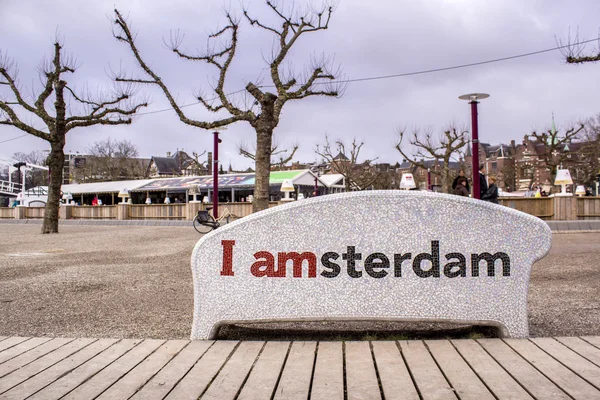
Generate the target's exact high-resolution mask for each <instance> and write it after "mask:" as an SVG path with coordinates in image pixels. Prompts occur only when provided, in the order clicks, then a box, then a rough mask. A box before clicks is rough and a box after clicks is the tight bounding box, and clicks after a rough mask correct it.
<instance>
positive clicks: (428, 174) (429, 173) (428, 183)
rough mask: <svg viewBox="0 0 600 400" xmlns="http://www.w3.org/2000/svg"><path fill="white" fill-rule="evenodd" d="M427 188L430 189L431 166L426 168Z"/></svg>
mask: <svg viewBox="0 0 600 400" xmlns="http://www.w3.org/2000/svg"><path fill="white" fill-rule="evenodd" d="M427 190H431V168H427Z"/></svg>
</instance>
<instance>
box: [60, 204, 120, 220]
mask: <svg viewBox="0 0 600 400" xmlns="http://www.w3.org/2000/svg"><path fill="white" fill-rule="evenodd" d="M71 207H72V211H71V218H73V219H116V218H117V206H71Z"/></svg>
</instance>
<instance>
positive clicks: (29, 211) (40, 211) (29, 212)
mask: <svg viewBox="0 0 600 400" xmlns="http://www.w3.org/2000/svg"><path fill="white" fill-rule="evenodd" d="M45 211H46V207H25V218H44V214H45Z"/></svg>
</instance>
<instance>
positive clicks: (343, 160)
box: [315, 135, 382, 192]
mask: <svg viewBox="0 0 600 400" xmlns="http://www.w3.org/2000/svg"><path fill="white" fill-rule="evenodd" d="M364 144H365V143H364V142H360V143H359V142H358V141H357V140H356V138H354V139H352V142H351V143H350V145H346V144H345V143H344V142H343V141H342V140H336V141H335V142H334V143H333V144H332V143H330V142H329V137H328V136H327V135H325V144H324V145H323V147H321V146H320V145H317V147H316V149H315V153H317V154H318V155H319V156H321V157H322V158H323V159H324V160H325V162H327V163H329V165H331V170H332V172H335V173H338V174H341V175H342V176H343V177H344V182H345V186H346V188H345V189H346V191H347V192H349V191H351V190H367V189H372V188H373V184H374V183H375V182H377V181H378V180H380V179H381V175H382V174H381V173H380V172H379V171H378V170H377V169H376V168H375V167H374V165H373V161H375V160H377V158H374V159H373V160H363V161H358V160H359V159H360V151H361V149H362V147H363V145H364Z"/></svg>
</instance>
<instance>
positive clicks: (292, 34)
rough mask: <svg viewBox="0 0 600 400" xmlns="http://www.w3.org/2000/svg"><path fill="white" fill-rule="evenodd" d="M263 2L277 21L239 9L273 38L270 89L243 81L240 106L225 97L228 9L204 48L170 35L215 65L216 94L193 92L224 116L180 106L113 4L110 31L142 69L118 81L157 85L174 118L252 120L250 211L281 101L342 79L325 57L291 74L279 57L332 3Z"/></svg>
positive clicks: (333, 87)
mask: <svg viewBox="0 0 600 400" xmlns="http://www.w3.org/2000/svg"><path fill="white" fill-rule="evenodd" d="M266 7H267V8H268V9H269V10H270V11H271V12H272V14H273V15H274V17H275V18H277V19H278V20H279V21H280V24H279V26H277V25H273V26H270V25H268V24H267V23H264V22H262V21H259V20H258V19H256V18H253V17H252V16H251V15H250V13H249V10H247V9H244V10H243V15H244V19H245V21H247V22H248V23H249V24H250V25H251V26H254V27H258V28H260V29H263V30H265V31H266V32H268V33H270V34H272V35H273V37H274V39H275V41H274V43H275V44H274V47H273V49H272V54H271V58H270V59H269V60H266V61H267V63H268V66H269V76H270V79H271V81H272V84H273V87H274V91H273V92H271V91H267V90H265V89H266V86H259V85H258V84H257V83H254V82H248V84H247V85H246V87H245V93H246V94H247V95H249V97H250V98H251V100H252V101H251V102H250V103H248V102H247V103H246V104H245V105H244V106H240V105H239V104H236V101H234V100H235V99H232V98H230V96H229V95H228V94H226V93H225V84H226V81H227V73H228V71H229V68H230V66H231V64H232V62H233V61H234V60H235V55H236V51H237V46H238V34H239V28H240V24H241V20H240V19H236V18H235V17H233V16H232V15H231V14H230V13H229V12H226V14H225V16H226V18H227V24H226V25H225V26H224V27H223V28H222V29H220V30H218V31H217V32H215V33H213V34H212V35H210V36H209V40H208V44H207V48H206V50H205V51H203V52H201V53H198V54H189V53H187V52H184V51H183V50H182V49H181V45H182V42H183V35H181V34H179V33H178V32H177V33H174V34H172V35H171V37H170V46H169V47H170V49H171V50H172V51H173V52H174V53H175V54H176V55H177V56H179V57H180V58H182V59H183V60H186V61H195V62H201V63H208V64H210V65H212V66H214V67H215V68H216V70H217V71H218V79H217V82H216V85H215V86H214V87H213V91H214V93H215V95H216V100H215V101H214V102H213V101H212V100H210V99H208V98H207V97H205V96H204V95H203V94H202V93H201V92H200V93H198V94H197V95H196V98H197V99H198V101H199V102H200V103H201V104H202V105H203V106H204V107H205V108H206V109H207V110H209V111H211V112H214V113H218V112H226V113H228V114H229V116H227V117H225V118H221V119H216V120H213V121H201V120H197V119H193V118H190V117H188V116H187V115H186V114H185V113H184V112H183V110H182V107H181V106H180V105H179V104H178V103H177V101H176V100H175V97H174V96H173V95H172V93H171V91H170V90H169V88H168V87H167V85H166V84H165V83H164V81H163V80H162V79H161V77H160V76H159V75H158V74H157V73H156V72H155V71H154V70H153V69H152V68H151V67H150V65H149V64H148V63H147V62H146V61H145V60H144V58H143V57H142V55H141V54H140V51H139V49H138V47H137V46H136V44H135V37H134V35H133V34H132V32H131V28H130V26H129V24H128V22H127V21H126V19H125V18H123V16H122V15H121V13H120V12H119V11H118V10H115V21H114V22H115V25H114V26H115V29H114V32H113V34H114V37H115V38H116V39H117V40H119V41H121V42H123V43H126V44H127V45H128V46H129V48H130V50H131V51H132V53H133V56H134V57H135V60H136V61H137V64H138V65H139V67H140V68H141V69H142V71H143V76H142V77H131V76H126V75H125V74H124V73H118V74H117V79H118V80H119V81H123V82H138V83H144V84H150V85H156V86H158V87H159V88H160V89H161V90H162V92H163V93H164V95H165V96H166V98H167V99H168V101H169V103H170V104H171V107H172V108H173V109H174V110H175V112H176V114H177V116H178V117H179V119H180V120H181V121H182V122H183V123H185V124H187V125H190V126H194V127H197V128H201V129H214V128H218V127H222V126H226V125H229V124H232V123H235V122H239V121H245V122H247V123H249V124H250V126H252V128H253V129H254V131H255V132H256V154H255V165H256V168H255V169H256V181H255V187H254V203H253V207H252V208H253V210H254V211H260V210H264V209H267V208H268V201H269V172H270V165H271V151H272V141H273V132H274V131H275V128H276V127H277V126H278V125H279V118H280V116H281V111H282V109H283V107H284V105H285V104H286V103H287V102H288V101H295V100H301V99H304V98H307V97H311V96H332V97H338V96H340V95H341V93H342V91H343V89H344V84H343V83H341V84H340V83H335V82H334V80H335V79H336V78H339V75H340V74H341V71H340V70H339V69H338V70H337V71H335V72H332V68H331V64H332V63H331V62H330V60H328V59H327V58H326V57H321V58H316V59H313V60H312V63H311V65H310V69H309V70H308V71H307V72H306V73H305V74H304V76H297V75H295V74H294V73H292V72H290V69H287V70H286V71H287V72H286V71H284V61H286V58H287V57H288V55H289V54H290V50H291V49H292V47H293V46H294V44H296V43H298V40H299V39H300V37H302V36H304V35H305V34H308V33H314V32H319V31H323V30H326V29H327V28H328V27H329V21H330V19H331V15H332V14H333V11H334V7H333V6H325V7H323V8H322V9H320V10H308V11H306V12H301V13H294V12H292V11H290V13H289V14H286V13H285V12H284V11H283V10H282V9H281V8H280V7H278V6H277V5H275V4H274V3H273V2H272V1H270V0H266ZM214 41H220V43H221V44H223V45H222V47H221V48H215V47H214V46H213V45H212V43H213V42H214ZM255 108H258V110H255Z"/></svg>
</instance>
